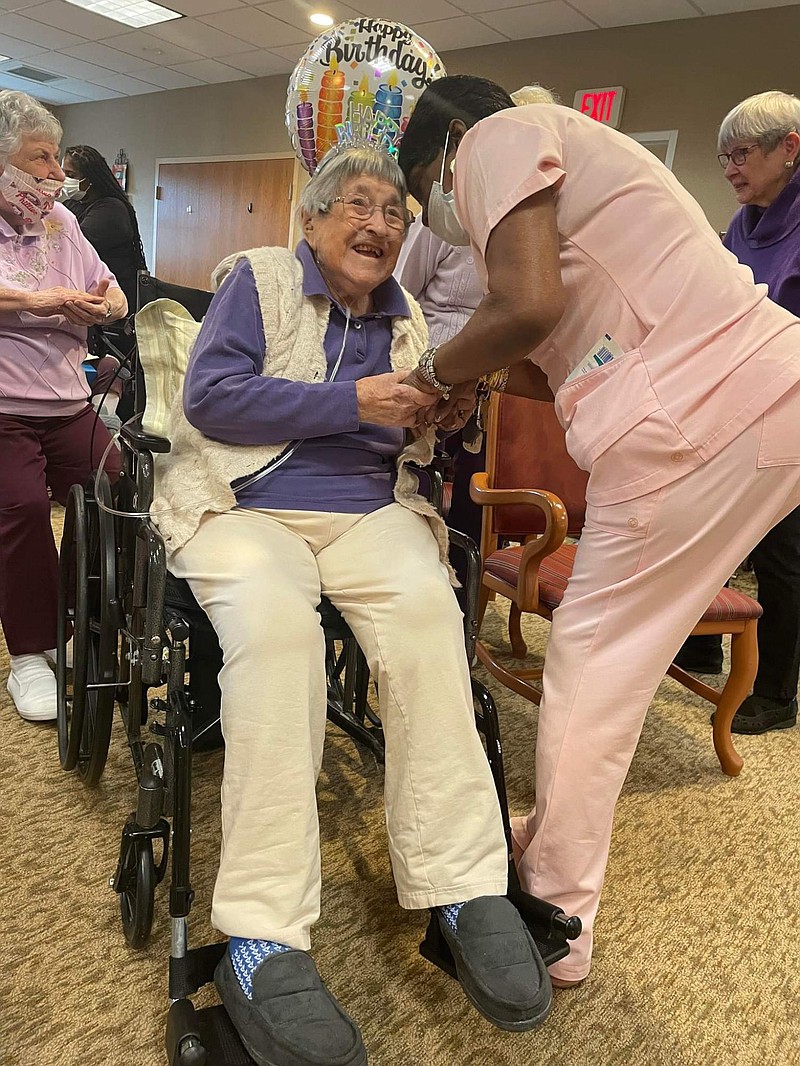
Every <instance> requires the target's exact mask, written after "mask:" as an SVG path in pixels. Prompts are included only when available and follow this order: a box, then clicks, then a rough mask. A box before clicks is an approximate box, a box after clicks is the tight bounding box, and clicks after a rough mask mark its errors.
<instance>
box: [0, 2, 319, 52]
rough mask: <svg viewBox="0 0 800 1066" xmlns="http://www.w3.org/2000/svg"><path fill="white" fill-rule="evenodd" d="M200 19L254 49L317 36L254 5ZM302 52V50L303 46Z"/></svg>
mask: <svg viewBox="0 0 800 1066" xmlns="http://www.w3.org/2000/svg"><path fill="white" fill-rule="evenodd" d="M201 21H202V22H205V23H206V24H207V25H209V26H216V27H217V29H220V30H224V31H225V33H232V34H233V35H234V37H240V38H241V39H242V40H243V41H248V42H249V44H250V47H251V48H270V49H275V48H282V47H283V46H284V45H286V44H307V43H308V42H309V41H310V40H312V39H313V37H314V34H312V33H311V32H310V29H309V32H308V33H304V32H303V31H302V30H298V29H297V28H296V27H294V26H289V25H287V23H285V22H279V21H278V19H276V18H272V17H271V16H270V15H267V14H266V13H265V12H264V11H259V10H258V9H257V8H254V7H239V8H236V10H235V11H226V12H224V14H221V15H203V18H202V19H201ZM0 32H2V28H0ZM300 51H301V52H302V49H301V50H300ZM298 58H299V55H298ZM174 65H175V64H172V63H171V64H170V66H174Z"/></svg>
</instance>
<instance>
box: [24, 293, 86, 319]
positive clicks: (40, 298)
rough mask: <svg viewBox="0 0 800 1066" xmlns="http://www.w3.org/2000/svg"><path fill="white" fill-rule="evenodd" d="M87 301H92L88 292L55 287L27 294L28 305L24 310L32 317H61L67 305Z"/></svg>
mask: <svg viewBox="0 0 800 1066" xmlns="http://www.w3.org/2000/svg"><path fill="white" fill-rule="evenodd" d="M87 299H89V300H91V299H92V296H91V294H90V293H88V292H81V290H80V289H65V288H63V287H61V286H57V287H56V288H53V289H42V290H41V291H40V292H31V293H28V304H27V306H26V307H25V308H24V310H26V311H28V312H30V314H32V315H38V316H39V317H41V318H47V317H48V316H49V315H63V314H64V313H65V311H64V308H65V306H66V305H67V304H68V303H72V302H74V301H76V300H87Z"/></svg>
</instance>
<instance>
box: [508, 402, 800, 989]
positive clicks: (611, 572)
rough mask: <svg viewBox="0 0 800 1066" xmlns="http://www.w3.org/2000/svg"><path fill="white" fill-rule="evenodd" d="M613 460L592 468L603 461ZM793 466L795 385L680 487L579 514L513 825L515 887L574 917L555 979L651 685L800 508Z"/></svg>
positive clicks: (799, 413) (799, 414)
mask: <svg viewBox="0 0 800 1066" xmlns="http://www.w3.org/2000/svg"><path fill="white" fill-rule="evenodd" d="M613 453H614V449H613V448H612V449H610V451H609V452H607V453H606V454H605V455H604V456H603V457H602V458H601V460H600V463H607V462H611V463H613V462H614V461H615V455H614V454H613ZM667 461H669V459H667ZM798 463H800V389H798V388H796V389H795V390H793V392H792V393H790V394H787V396H786V397H784V398H783V399H782V400H781V401H780V403H778V404H776V405H775V407H773V408H772V409H770V411H768V412H767V414H766V415H765V417H764V419H760V420H759V421H758V422H757V423H755V424H754V425H753V426H751V427H750V428H749V429H748V430H746V431H745V432H744V433H742V434H741V435H740V436H739V437H737V438H736V439H735V440H734V441H733V442H732V443H731V444H729V445H728V446H727V447H726V448H725V449H724V450H723V451H722V452H720V453H719V454H718V455H716V456H715V457H714V458H713V459H710V460H709V461H708V462H707V463H705V465H703V466H701V467H699V468H697V469H695V470H694V471H692V472H691V473H689V474H687V475H686V476H685V477H684V478H681V479H680V480H678V481H674V482H673V483H672V484H670V485H667V486H666V487H665V488H662V489H659V490H657V491H655V492H652V493H649V494H648V495H646V496H642V497H640V498H639V499H635V500H632V501H629V502H627V503H620V504H616V505H613V506H605V507H593V506H589V507H588V509H587V513H586V526H585V530H584V533H583V535H582V537H581V540H580V544H579V547H578V551H577V555H576V559H575V567H574V570H573V574H572V578H571V579H570V582H569V585H568V586H567V590H566V594H565V597H564V601H563V603H562V605H561V606H560V607H559V608H558V610H556V611H555V613H554V617H553V624H552V630H551V633H550V639H549V643H548V647H547V657H546V665H545V672H544V678H543V686H544V698H543V700H542V704H541V709H540V713H539V734H538V741H537V747H536V807H535V809H534V810H533V811H532V812H531V813H530V815H529V816H528V817H527V818H519V819H514V820H513V834H514V841H515V845H516V847H517V848H519V849H522V850H523V852H524V854H523V856H522V859H521V862H520V863H519V869H520V875H521V880H522V882H523V885H524V887H525V888H526V889H527V890H528V891H529V892H533V893H535V894H536V895H539V896H543V897H544V898H545V899H548V900H550V901H552V902H553V903H556V904H558V905H559V906H561V907H563V908H564V910H565V911H566V912H567V913H568V914H578V915H579V916H580V918H581V919H582V921H583V930H584V931H583V934H582V935H581V937H580V938H579V939H578V940H577V941H575V942H574V943H573V944H572V950H571V952H570V955H569V956H568V957H567V958H566V959H564V960H562V961H561V962H559V963H557V964H556V965H555V966H554V967H553V968H552V971H551V972H552V973H553V975H554V976H557V977H560V978H562V979H566V980H576V979H581V978H583V977H585V976H586V974H587V973H588V972H589V968H590V962H591V952H592V926H593V923H594V918H595V915H596V913H597V908H598V904H599V901H600V892H601V889H602V886H603V878H604V875H605V868H606V862H607V859H608V851H609V844H610V839H611V826H612V820H613V816H614V807H615V804H616V802H617V798H618V796H619V793H620V790H621V789H622V785H623V782H624V781H625V777H626V774H627V772H628V767H629V766H630V762H631V759H632V758H633V753H634V750H635V748H636V744H637V742H638V739H639V735H640V733H641V730H642V725H643V723H644V718H645V714H646V712H647V708H648V706H649V704H650V702H651V700H652V698H653V695H654V693H655V690H656V688H657V687H658V685H659V683H660V681H661V679H662V678H663V676H664V674H665V672H666V670H667V667H668V666H669V664H670V663H671V662H672V659H673V657H674V656H675V654H676V652H677V651H678V649H679V648H680V646H681V644H682V643H683V641H684V639H685V638H686V636H687V634H688V633H689V632H690V631H691V629H692V628H693V627H694V625H695V624H696V623H697V620H698V619H699V618H700V617H701V615H702V614H703V612H704V611H705V609H706V607H707V606H708V605H709V603H710V602H711V601H712V599H713V598H714V596H715V595H716V594H717V592H719V590H720V588H721V587H722V586H723V585H724V583H725V582H726V581H727V579H728V578H729V577H730V575H731V574H732V573H733V571H734V570H735V569H736V567H737V566H738V565H739V564H740V563H741V561H742V560H743V559H744V558H745V557H746V556H747V554H748V553H749V551H750V550H751V549H752V548H753V547H754V546H755V545H756V544H757V543H758V542H759V540H761V538H762V537H763V536H764V534H765V533H766V532H767V531H768V530H769V529H771V527H772V526H774V525H775V524H776V523H777V522H778V521H780V519H781V518H783V517H784V516H785V515H787V514H788V513H789V511H791V510H793V508H795V507H796V506H797V505H798V504H800V465H796V464H798ZM765 464H775V465H765ZM597 474H598V475H599V476H600V477H601V478H602V477H604V476H605V472H604V471H603V470H601V469H597ZM594 478H595V471H593V472H592V477H591V478H590V481H589V490H588V494H587V499H589V500H591V492H592V479H594ZM686 831H687V832H691V826H687V829H686ZM678 843H679V842H678V841H676V842H675V844H676V847H678Z"/></svg>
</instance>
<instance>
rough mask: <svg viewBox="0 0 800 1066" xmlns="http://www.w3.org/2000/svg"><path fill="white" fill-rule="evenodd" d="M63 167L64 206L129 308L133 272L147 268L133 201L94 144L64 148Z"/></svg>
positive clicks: (133, 293) (133, 289) (133, 297)
mask: <svg viewBox="0 0 800 1066" xmlns="http://www.w3.org/2000/svg"><path fill="white" fill-rule="evenodd" d="M63 170H64V173H65V174H66V175H67V186H72V188H71V189H70V190H69V191H70V196H69V199H67V200H66V206H67V207H68V208H69V209H70V211H72V213H73V214H74V215H75V216H76V217H77V219H78V224H79V225H80V227H81V231H82V233H83V235H84V237H86V239H87V240H88V241H89V243H90V244H91V245H93V246H94V248H95V251H96V252H97V254H98V255H99V256H100V258H101V259H102V260H103V262H104V263H105V264H106V266H107V267H108V269H109V270H111V271H112V273H113V274H114V277H115V278H116V279H117V281H118V282H119V286H120V288H121V289H122V291H123V292H124V293H125V295H126V297H127V299H128V307H129V308H131V310H133V309H134V308H135V307H136V274H137V272H138V271H139V270H146V269H147V263H146V261H145V257H144V248H143V247H142V238H141V237H140V236H139V224H138V222H137V220H136V212H135V211H134V209H133V204H132V203H131V202H130V200H129V199H128V197H127V196H126V194H125V192H124V191H123V189H122V188H121V187H120V184H119V182H118V181H117V179H116V178H115V177H114V175H113V174H112V173H111V169H110V167H109V165H108V163H106V161H105V159H104V158H103V157H102V156H101V155H100V153H99V152H98V151H97V149H96V148H90V147H89V145H86V144H79V145H76V146H75V147H74V148H67V149H66V151H65V152H64V167H63ZM69 179H72V180H71V181H70V180H69ZM75 182H77V185H76V184H75Z"/></svg>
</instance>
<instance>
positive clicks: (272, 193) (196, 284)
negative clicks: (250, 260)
mask: <svg viewBox="0 0 800 1066" xmlns="http://www.w3.org/2000/svg"><path fill="white" fill-rule="evenodd" d="M293 171H294V160H293V159H241V160H232V161H228V162H208V163H162V164H161V165H160V166H159V176H158V186H159V189H158V203H157V223H156V262H155V268H154V273H155V274H156V276H157V277H159V278H161V279H162V280H164V281H170V282H173V283H174V284H176V285H189V286H191V287H192V288H195V289H208V288H209V287H210V284H211V281H210V278H211V271H212V270H213V269H214V267H215V266H216V265H217V263H219V261H220V260H221V259H224V258H225V256H226V255H230V254H231V252H238V251H242V250H244V249H246V248H258V247H260V246H261V245H281V246H283V247H286V246H287V243H288V241H289V235H290V229H291V226H290V222H291V204H292V174H293Z"/></svg>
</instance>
